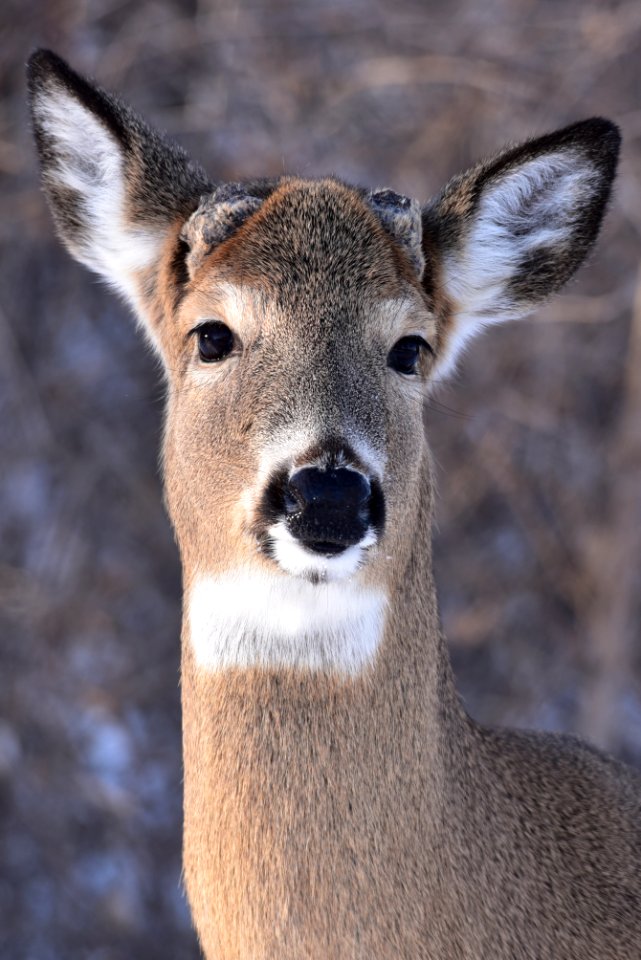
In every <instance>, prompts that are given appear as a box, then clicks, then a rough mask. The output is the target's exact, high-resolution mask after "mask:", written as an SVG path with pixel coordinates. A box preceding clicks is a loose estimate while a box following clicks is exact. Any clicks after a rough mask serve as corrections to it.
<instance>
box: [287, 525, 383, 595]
mask: <svg viewBox="0 0 641 960" xmlns="http://www.w3.org/2000/svg"><path fill="white" fill-rule="evenodd" d="M268 533H269V535H270V537H271V539H272V555H273V557H274V559H275V560H276V562H277V563H278V564H279V566H280V567H281V568H282V569H283V570H284V571H285V572H286V573H291V574H293V576H295V577H304V578H307V579H311V580H320V581H325V582H330V581H336V580H344V579H347V578H348V577H351V576H352V574H354V573H356V571H357V570H358V569H359V567H361V566H362V564H363V563H364V560H365V555H366V551H367V548H368V547H371V546H372V545H373V544H375V543H376V533H375V531H374V530H373V528H372V527H369V528H368V530H367V532H366V534H365V536H364V537H363V538H362V540H360V541H359V542H358V543H355V544H354V545H353V546H351V547H347V549H346V550H343V552H342V553H339V554H337V555H336V556H333V557H325V556H323V554H321V553H313V552H312V551H311V550H306V549H305V547H304V546H303V545H302V544H301V543H300V542H299V541H298V540H297V539H296V537H294V536H292V534H291V533H290V532H289V530H288V529H287V525H286V523H285V522H284V521H283V520H279V521H278V523H274V524H273V525H272V526H271V527H269V530H268Z"/></svg>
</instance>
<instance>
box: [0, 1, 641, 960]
mask: <svg viewBox="0 0 641 960" xmlns="http://www.w3.org/2000/svg"><path fill="white" fill-rule="evenodd" d="M0 25H1V31H2V32H1V38H0V84H1V97H2V102H1V107H0V109H1V113H0V176H1V178H2V179H1V185H0V199H1V203H2V216H1V217H0V243H1V244H2V255H1V257H0V282H1V289H2V297H1V299H0V473H1V483H0V543H1V555H0V624H1V627H0V630H1V632H0V957H1V958H2V960H74V958H76V957H78V958H89V960H131V958H136V960H152V958H153V960H183V958H196V957H197V956H198V949H197V945H196V942H195V938H194V935H193V933H192V932H191V928H190V923H189V917H188V911H187V908H186V905H185V901H184V898H183V894H182V892H181V886H180V832H181V758H180V712H179V688H178V662H179V648H178V635H179V619H180V577H179V568H178V561H177V556H176V551H175V548H174V545H173V541H172V535H171V531H170V529H169V526H168V523H167V519H166V517H165V515H164V512H163V508H162V504H161V489H160V482H159V476H158V467H157V463H158V446H159V438H160V430H161V418H162V401H163V388H162V384H161V382H160V378H159V375H158V371H157V369H156V367H155V364H154V362H153V360H152V358H151V357H150V355H149V354H148V352H147V350H146V349H145V347H144V346H143V343H142V341H141V339H139V338H138V337H137V336H136V333H135V330H134V325H133V323H132V322H131V319H130V317H129V316H127V312H126V310H125V308H124V307H123V306H121V305H120V304H119V303H118V302H117V301H116V299H115V298H114V297H113V296H111V295H110V294H109V293H108V292H107V291H106V290H105V289H104V288H102V287H101V286H100V285H99V284H98V282H97V281H96V280H95V279H94V278H92V277H91V276H90V275H89V274H88V273H86V272H85V271H84V269H82V268H81V267H79V266H77V265H76V264H74V263H73V262H72V261H71V259H70V258H69V257H68V256H67V255H66V254H65V253H64V251H63V250H62V249H61V247H60V246H59V244H58V243H57V241H56V240H55V238H54V234H53V230H52V226H51V221H50V218H49V214H48V212H47V210H46V208H45V204H44V200H43V198H42V195H41V193H40V192H39V187H38V181H37V171H36V165H35V159H34V153H33V150H32V146H31V143H30V134H29V130H28V125H27V116H26V109H25V100H24V79H23V71H24V61H25V60H26V57H27V55H28V53H29V52H30V50H31V49H32V48H33V47H34V46H36V45H46V46H51V47H53V48H54V49H56V50H57V51H58V52H59V53H61V54H62V55H63V56H65V57H67V58H68V59H70V61H71V62H72V64H73V65H74V66H75V67H76V68H77V69H79V70H81V71H83V72H86V73H88V74H90V75H93V76H95V77H96V78H97V79H98V80H99V81H100V82H101V83H102V84H103V85H105V86H107V87H111V88H114V89H116V90H118V91H119V92H120V93H121V94H122V95H123V96H124V97H126V98H127V99H128V100H129V101H131V102H132V103H133V105H134V106H135V107H136V108H137V109H138V110H139V111H140V112H142V113H143V114H145V115H146V116H147V117H148V118H149V119H151V120H152V121H153V122H155V123H156V124H157V125H158V126H160V127H161V128H163V129H164V130H166V131H168V132H169V133H170V134H171V135H173V136H175V137H177V138H178V139H179V140H180V141H181V143H183V145H185V146H186V147H187V148H188V149H189V150H191V151H192V152H193V154H194V155H195V156H196V158H198V159H199V160H201V161H202V162H203V163H204V164H205V165H206V166H207V168H208V169H209V171H210V173H211V174H212V176H213V177H215V178H229V179H240V178H243V177H253V176H255V175H277V174H280V173H282V172H298V173H301V174H304V175H307V176H313V175H316V174H322V173H327V172H333V173H336V174H338V175H340V176H342V177H345V178H347V179H349V180H353V181H357V182H360V183H363V184H367V185H370V186H372V187H375V186H389V187H392V188H394V189H395V190H398V191H400V192H402V193H406V194H411V195H415V196H417V197H419V198H421V199H427V198H428V197H429V196H430V195H431V194H433V193H434V192H436V191H437V190H438V189H439V187H440V185H441V184H442V183H443V182H444V181H445V180H446V179H447V178H448V177H449V176H450V175H452V174H453V173H455V172H457V171H458V170H460V169H462V168H464V167H465V166H466V165H468V164H470V163H471V162H473V161H474V160H475V159H477V158H478V157H479V156H481V155H484V154H487V153H490V152H492V151H494V150H495V149H496V148H497V147H499V146H500V145H501V144H503V143H504V142H505V141H507V140H518V139H520V138H523V137H525V136H528V135H530V134H532V133H542V132H545V131H547V130H549V129H551V128H554V127H557V126H561V125H563V124H566V123H569V122H571V121H573V120H575V119H578V118H581V117H586V116H590V115H593V114H603V115H605V116H608V117H612V118H613V119H615V120H617V121H618V122H619V123H620V124H621V126H622V128H623V133H624V152H623V160H622V165H621V173H620V179H619V182H618V189H617V192H616V196H615V198H614V201H613V204H612V207H611V210H610V214H609V217H608V221H607V223H606V225H605V229H604V231H603V234H602V238H601V242H600V244H599V246H598V249H597V251H596V253H595V254H594V255H593V257H592V259H591V262H590V264H589V266H588V267H587V268H584V269H583V271H582V272H581V274H580V276H579V278H578V279H577V281H576V282H574V283H573V284H572V285H571V286H570V288H569V290H568V291H567V292H566V293H565V294H564V295H563V296H561V297H559V298H557V299H556V300H555V301H554V302H553V303H552V304H550V305H549V306H548V307H547V308H546V309H544V310H541V311H539V313H538V314H537V316H536V317H535V318H534V319H533V320H528V321H524V322H521V323H519V324H514V325H511V326H506V327H504V328H494V329H492V330H490V331H489V332H488V333H487V334H486V335H485V337H484V338H481V339H480V340H479V341H478V342H476V343H475V344H474V347H473V349H471V350H470V351H469V353H468V356H467V358H466V360H465V362H464V363H463V364H462V365H461V368H460V371H459V373H458V375H457V377H456V379H455V381H454V382H453V383H452V384H451V385H450V386H449V387H448V388H446V389H442V390H441V391H440V393H439V394H438V395H437V398H436V399H435V400H434V402H432V403H431V404H430V406H429V408H428V409H427V411H426V427H427V430H428V432H429V435H430V438H431V443H432V446H433V449H434V453H435V457H436V460H437V463H438V472H439V486H440V498H439V508H438V531H437V534H436V567H437V578H438V581H439V584H440V595H441V603H442V614H443V620H444V624H445V628H446V631H447V633H448V635H449V639H450V644H451V649H452V654H453V658H454V664H455V669H456V673H457V676H458V680H459V684H460V686H461V688H462V690H463V692H464V696H465V699H466V702H467V704H468V707H469V709H470V711H471V712H472V713H473V715H474V716H475V717H477V718H478V719H480V720H482V721H485V722H487V723H509V724H516V725H520V726H537V727H543V728H546V729H550V730H568V731H575V732H578V733H581V734H583V735H585V736H588V737H590V738H591V739H592V740H594V741H596V742H597V743H599V744H600V745H602V746H605V747H607V748H608V749H609V750H611V751H612V752H614V753H615V754H617V755H618V756H620V757H623V758H625V759H627V760H628V761H630V762H632V763H636V764H641V649H640V644H639V642H638V640H639V636H640V624H641V600H640V594H641V590H640V587H641V560H640V556H639V553H640V550H639V548H640V546H641V282H640V276H641V275H640V274H639V273H638V264H639V259H640V257H639V254H640V252H641V179H640V174H641V167H640V160H641V5H640V4H639V2H638V0H632V2H612V3H611V2H594V0H592V2H591V0H483V2H474V0H447V2H441V0H430V2H426V0H395V2H394V3H385V2H383V0H342V2H341V0H323V2H321V0H316V2H312V0H269V2H262V3H261V2H258V0H253V2H251V0H249V2H233V0H229V2H225V0H184V2H181V0H173V2H172V0H138V2H130V0H3V4H2V11H1V12H0Z"/></svg>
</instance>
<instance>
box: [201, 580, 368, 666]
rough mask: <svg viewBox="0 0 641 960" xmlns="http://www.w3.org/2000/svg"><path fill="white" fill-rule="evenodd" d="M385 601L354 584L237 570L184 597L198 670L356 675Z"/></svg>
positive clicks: (204, 583)
mask: <svg viewBox="0 0 641 960" xmlns="http://www.w3.org/2000/svg"><path fill="white" fill-rule="evenodd" d="M386 607H387V597H386V595H385V593H384V592H383V591H381V590H376V589H372V588H367V587H362V586H359V585H358V584H356V583H354V582H353V581H349V580H343V581H338V582H330V583H318V584H313V583H309V582H308V581H306V580H301V579H298V578H295V577H291V578H290V577H284V576H282V575H279V574H269V573H259V572H255V571H251V570H246V569H239V570H235V571H231V572H229V573H225V574H222V575H221V576H203V577H201V578H199V579H197V580H196V582H195V583H194V586H193V587H192V589H191V592H190V593H189V595H188V597H187V603H186V610H185V613H186V617H187V624H188V631H189V639H190V642H191V645H192V649H193V652H194V655H195V658H196V663H197V665H198V666H199V667H201V668H202V669H204V670H208V671H212V672H215V671H219V670H224V669H229V668H234V667H241V668H242V667H245V668H246V667H266V668H299V669H303V670H319V671H337V672H339V673H342V674H346V675H348V676H350V675H351V676H355V675H356V674H358V673H359V672H360V671H361V670H363V668H364V667H366V666H367V665H368V664H369V663H371V662H372V660H373V659H374V655H375V653H376V650H377V647H378V644H379V642H380V640H381V638H382V636H383V629H384V626H385V611H386Z"/></svg>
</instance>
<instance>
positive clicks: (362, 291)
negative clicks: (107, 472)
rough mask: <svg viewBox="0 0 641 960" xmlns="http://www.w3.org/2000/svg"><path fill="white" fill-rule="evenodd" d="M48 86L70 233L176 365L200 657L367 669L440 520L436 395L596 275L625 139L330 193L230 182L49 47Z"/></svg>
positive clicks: (61, 222)
mask: <svg viewBox="0 0 641 960" xmlns="http://www.w3.org/2000/svg"><path fill="white" fill-rule="evenodd" d="M30 89H31V96H32V111H33V117H34V128H35V134H36V140H37V143H38V147H39V151H40V158H41V162H42V169H43V180H44V183H45V187H46V190H47V193H48V197H49V201H50V204H51V207H52V210H53V213H54V217H55V220H56V224H57V227H58V230H59V232H60V234H61V236H62V239H63V240H64V242H65V243H66V244H67V246H68V247H69V249H70V251H71V252H72V253H73V254H74V256H75V257H76V258H77V259H79V260H80V261H81V262H83V263H85V264H86V265H88V266H90V267H91V268H92V269H94V270H96V271H97V272H98V273H100V274H101V275H102V276H104V277H105V278H106V279H108V280H109V281H110V282H111V283H112V284H113V285H115V286H116V287H117V288H118V289H119V291H120V292H121V293H123V294H124V295H125V296H126V297H127V299H128V300H129V301H130V303H131V304H132V305H133V306H134V309H135V311H136V313H137V316H138V317H139V319H140V320H141V322H142V323H143V326H144V329H145V330H146V332H147V334H148V336H149V338H150V340H151V342H152V343H153V345H154V346H155V348H156V349H157V351H158V353H159V355H160V356H161V358H162V360H163V363H164V367H165V371H166V375H167V380H168V384H169V390H168V408H167V420H166V431H165V442H164V471H165V482H166V498H167V504H168V508H169V513H170V515H171V518H172V521H173V523H174V526H175V529H176V534H177V539H178V542H179V544H180V548H181V554H182V559H183V565H184V570H185V584H186V588H187V592H188V601H187V625H188V627H187V630H188V636H189V637H190V639H191V642H192V645H193V648H194V650H195V653H196V658H197V660H199V661H200V662H201V664H202V665H205V666H210V667H212V668H216V669H217V668H220V667H222V666H239V665H240V666H246V665H253V664H262V665H267V666H271V667H278V666H288V667H291V666H295V667H304V668H310V667H311V668H324V667H329V668H332V669H339V670H341V671H344V672H348V673H349V672H354V671H355V670H358V669H361V668H362V666H363V665H364V664H365V663H367V662H369V661H370V660H371V659H372V657H373V655H374V652H375V650H376V646H377V644H378V642H379V640H380V638H381V636H382V635H383V632H384V625H385V607H386V604H387V602H388V600H389V598H390V592H391V591H392V589H393V580H394V577H393V576H392V572H395V575H396V578H397V581H398V580H401V579H402V575H403V570H404V568H405V566H406V565H407V563H408V562H410V559H409V558H410V553H411V549H412V543H413V540H414V536H415V531H416V524H417V517H418V515H419V513H421V514H422V515H423V516H424V515H425V514H426V512H427V513H429V509H430V503H431V491H430V481H429V470H428V469H427V461H428V453H427V447H426V442H425V438H424V434H423V428H422V410H421V408H422V399H423V397H424V396H425V394H426V391H427V390H428V389H429V385H430V383H431V382H433V380H434V378H435V376H436V375H438V376H442V375H443V374H444V373H446V372H447V371H448V370H449V369H451V367H452V366H453V364H454V363H455V359H456V356H457V354H458V353H459V351H460V349H461V347H462V345H463V344H464V343H466V342H467V341H468V340H469V338H470V336H471V335H472V334H473V333H474V332H475V331H476V330H478V329H479V328H480V327H481V326H483V325H484V324H489V323H493V322H496V321H499V320H503V319H510V318H512V317H518V316H522V315H524V314H526V313H527V312H529V311H530V310H531V309H532V308H533V306H535V305H536V304H537V303H538V302H540V301H541V300H542V299H544V298H545V297H546V296H547V295H548V294H550V293H551V292H553V291H554V290H556V289H558V288H559V287H560V286H561V285H562V284H563V283H564V282H565V280H567V279H568V277H570V276H571V275H572V274H573V272H574V271H575V270H576V268H577V267H578V266H579V264H580V263H581V262H582V260H583V259H584V257H585V255H586V253H587V252H588V250H589V248H590V246H591V244H592V243H593V241H594V239H595V238H596V235H597V232H598V228H599V225H600V222H601V218H602V215H603V211H604V209H605V205H606V202H607V198H608V194H609V189H610V184H611V181H612V178H613V176H614V172H615V167H616V158H617V152H618V143H619V139H618V134H617V131H616V128H615V127H614V126H613V125H612V124H610V123H608V122H607V121H604V120H588V121H585V122H583V123H579V124H575V125H574V126H572V127H568V128H566V129H565V130H561V131H559V132H557V133H554V134H550V135H548V136H545V137H542V138H540V139H538V140H532V141H528V142H526V143H525V144H523V145H522V146H520V147H516V148H513V149H510V150H508V151H505V152H503V153H501V154H499V155H498V156H497V157H496V158H494V159H493V160H491V161H489V162H487V163H485V164H481V165H479V166H478V167H475V168H473V169H471V170H470V171H468V172H467V173H466V174H464V175H462V176H459V177H456V178H454V180H452V181H451V182H450V183H449V184H448V185H447V186H446V187H445V189H444V190H443V192H442V193H441V194H440V195H439V197H437V199H436V200H434V201H433V202H431V203H430V204H428V205H426V206H425V207H423V208H422V209H421V208H420V207H419V205H418V204H417V203H416V202H415V201H409V200H407V199H406V198H403V197H399V196H398V195H396V194H393V193H391V192H390V191H378V192H375V193H367V192H366V191H365V190H362V189H358V188H351V187H347V186H345V185H344V184H342V183H340V182H338V181H336V180H332V179H328V180H320V181H303V180H296V179H290V178H282V179H281V180H278V181H274V182H267V181H260V182H256V183H253V184H244V185H238V184H232V185H226V186H218V187H217V188H214V186H213V185H212V184H211V183H209V181H208V180H207V178H206V177H205V175H204V174H203V173H202V171H200V170H199V169H198V168H196V167H194V166H193V165H191V164H190V163H189V161H188V160H187V158H186V157H185V156H184V154H183V153H182V152H181V151H180V150H179V149H178V148H177V147H175V146H172V145H170V144H168V143H167V142H166V141H164V140H162V139H161V138H160V137H159V136H158V135H157V134H155V133H154V132H153V131H151V130H150V129H149V128H148V127H147V126H146V125H145V124H144V123H143V122H142V121H140V120H139V119H138V118H137V117H136V116H135V115H134V114H133V113H132V112H131V111H130V110H129V109H128V108H127V107H125V106H124V105H123V104H121V103H120V102H119V101H117V100H116V99H115V98H113V97H111V96H109V95H108V94H106V93H104V92H103V91H101V90H100V89H98V88H96V87H94V86H92V85H90V84H88V83H87V82H86V81H85V80H83V79H82V78H80V77H78V76H77V75H76V74H75V73H73V72H72V71H71V70H70V69H69V68H68V67H67V65H66V64H64V63H63V62H62V61H60V60H59V59H58V58H57V57H55V56H54V55H53V54H50V53H46V52H40V53H37V54H35V55H34V57H33V58H32V61H31V64H30ZM425 549H427V545H425Z"/></svg>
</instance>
